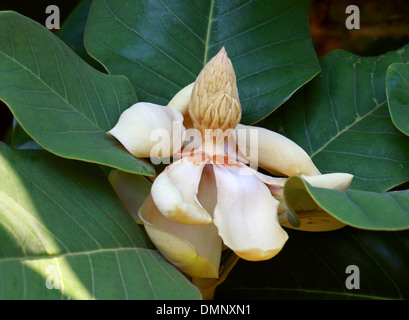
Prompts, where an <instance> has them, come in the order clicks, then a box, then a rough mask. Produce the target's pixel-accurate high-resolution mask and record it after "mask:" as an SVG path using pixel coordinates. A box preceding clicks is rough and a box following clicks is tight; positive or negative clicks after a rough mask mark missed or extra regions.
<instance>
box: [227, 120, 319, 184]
mask: <svg viewBox="0 0 409 320" xmlns="http://www.w3.org/2000/svg"><path fill="white" fill-rule="evenodd" d="M235 131H236V139H237V145H238V148H239V150H240V151H241V152H242V153H243V154H245V155H246V156H247V157H248V158H249V160H250V162H251V163H252V164H256V165H258V166H259V167H261V168H263V169H265V170H267V171H269V172H270V173H272V174H278V175H285V176H292V175H297V174H305V175H318V174H320V172H319V171H318V169H317V168H316V166H315V165H314V163H313V162H312V160H311V158H310V157H309V155H308V154H307V153H306V152H305V151H304V150H303V149H302V148H301V147H300V146H299V145H297V144H296V143H295V142H293V141H292V140H290V139H288V138H286V137H284V136H283V135H281V134H279V133H276V132H274V131H270V130H267V129H265V128H259V127H253V126H246V125H242V124H239V125H237V127H236V129H235ZM240 131H241V132H240ZM255 132H256V133H257V134H256V136H257V139H256V140H257V141H254V139H253V140H252V139H251V137H252V134H253V135H254V133H255ZM240 136H244V137H245V138H244V139H242V141H240V140H239V137H240Z"/></svg>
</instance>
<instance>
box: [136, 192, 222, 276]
mask: <svg viewBox="0 0 409 320" xmlns="http://www.w3.org/2000/svg"><path fill="white" fill-rule="evenodd" d="M139 216H140V218H141V220H142V221H143V222H144V226H145V230H146V232H147V233H148V235H149V237H150V239H151V240H152V242H153V243H154V245H155V246H156V248H157V249H158V250H159V251H160V252H161V253H162V255H163V256H165V257H166V259H168V260H169V261H170V262H171V263H172V264H173V265H175V266H176V267H177V268H178V269H180V270H181V271H183V272H185V273H187V274H189V275H191V276H193V277H200V278H217V277H218V274H219V266H220V258H221V251H222V241H221V238H220V237H219V236H218V234H217V228H216V227H215V226H214V225H213V224H208V225H204V226H192V225H187V224H180V223H175V222H173V221H171V220H169V219H166V218H165V217H164V216H163V215H162V214H161V213H160V212H159V210H158V209H157V207H156V206H155V204H154V202H153V200H152V197H151V196H149V197H148V198H147V199H146V201H145V203H144V204H143V206H142V208H141V209H140V211H139Z"/></svg>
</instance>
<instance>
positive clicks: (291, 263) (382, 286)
mask: <svg viewBox="0 0 409 320" xmlns="http://www.w3.org/2000/svg"><path fill="white" fill-rule="evenodd" d="M288 233H289V240H288V241H287V243H286V245H285V247H284V248H283V250H282V251H281V252H280V253H279V254H278V255H277V256H276V257H275V258H273V259H271V260H269V261H265V262H257V263H254V262H247V261H239V263H238V264H237V265H236V267H235V268H234V269H233V271H232V272H231V273H230V274H229V276H228V277H227V279H226V281H225V282H224V283H223V284H222V285H221V286H220V287H219V288H218V289H217V291H216V299H244V300H250V299H257V300H261V299H266V300H268V299H283V300H285V299H289V300H292V299H320V300H322V299H375V300H379V299H405V300H407V299H409V274H408V272H407V270H408V268H409V232H408V231H399V232H390V231H389V232H386V231H384V232H381V231H367V230H359V229H352V228H350V227H346V228H343V229H341V230H338V231H333V232H319V233H316V232H303V231H295V230H288ZM350 265H353V266H356V267H358V272H357V271H356V269H355V270H354V272H351V271H348V272H347V267H348V266H350ZM243 275H245V276H243ZM350 276H353V277H355V278H354V279H351V278H350V279H349V280H348V277H350ZM357 276H359V278H358V279H357V278H356V277H357ZM347 281H348V283H349V281H351V282H352V283H353V284H354V285H357V284H359V289H357V288H356V289H348V287H347ZM334 312H335V313H336V311H334Z"/></svg>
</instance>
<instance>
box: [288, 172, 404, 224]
mask: <svg viewBox="0 0 409 320" xmlns="http://www.w3.org/2000/svg"><path fill="white" fill-rule="evenodd" d="M284 197H285V200H286V204H287V206H288V208H289V209H290V210H292V211H293V213H295V214H297V213H301V212H302V211H309V210H316V209H322V210H324V211H325V212H327V213H329V214H330V215H332V216H334V217H335V218H337V219H338V220H340V221H342V222H343V223H345V224H348V225H350V226H353V227H356V228H362V229H371V230H403V229H409V190H404V191H393V192H384V193H377V192H370V191H363V190H353V189H347V190H345V191H339V190H330V189H322V188H316V187H312V186H311V185H309V184H308V183H307V182H306V181H305V180H303V179H302V178H301V177H299V176H292V177H290V178H288V180H287V182H286V184H285V186H284Z"/></svg>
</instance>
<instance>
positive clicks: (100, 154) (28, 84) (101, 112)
mask: <svg viewBox="0 0 409 320" xmlns="http://www.w3.org/2000/svg"><path fill="white" fill-rule="evenodd" d="M0 72H1V77H0V99H1V100H3V101H4V102H5V103H6V104H7V105H8V106H9V107H10V109H11V111H12V112H13V114H14V116H15V118H16V119H17V120H18V122H19V123H20V124H21V126H22V127H23V129H24V130H25V131H26V132H27V133H28V134H29V135H30V136H31V137H32V138H33V139H34V140H36V141H37V142H38V143H39V144H40V145H41V146H42V147H44V148H45V149H47V150H49V151H51V152H53V153H55V154H58V155H59V156H62V157H67V158H72V159H78V160H84V161H89V162H96V163H100V164H104V165H108V166H112V167H116V168H120V169H122V170H124V171H130V172H135V173H141V174H153V168H152V167H151V166H150V165H148V164H147V163H145V162H143V161H142V160H139V159H136V158H135V157H133V156H131V155H130V154H129V153H128V152H127V151H125V149H124V148H123V147H122V146H121V145H120V144H119V143H118V142H117V141H116V140H115V139H114V138H112V137H109V136H108V135H107V134H106V132H107V131H108V130H110V129H111V128H112V127H113V126H114V125H115V123H116V121H117V120H118V118H119V115H120V114H121V113H122V111H124V110H125V109H126V108H128V107H129V106H131V105H132V104H133V103H135V102H136V96H135V93H134V91H133V89H132V86H131V84H130V83H129V81H128V80H127V79H126V78H125V77H122V76H109V75H106V74H103V73H100V72H99V71H96V70H95V69H93V68H91V67H90V66H89V65H87V64H86V63H85V62H84V61H83V60H81V59H80V58H79V57H78V56H77V55H76V54H74V53H73V52H72V51H71V49H69V48H68V47H67V46H66V45H65V44H64V43H63V42H62V41H61V40H59V39H58V38H57V37H56V36H54V35H53V34H52V33H51V32H50V31H48V30H47V29H45V28H44V27H42V26H41V25H39V24H38V23H36V22H34V21H32V20H30V19H28V18H26V17H24V16H21V15H19V14H17V13H14V12H1V13H0Z"/></svg>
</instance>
